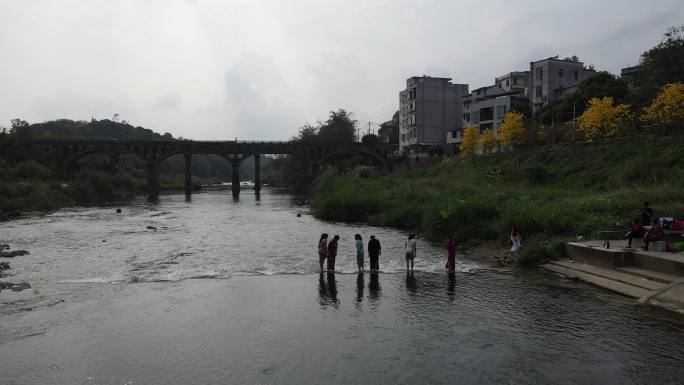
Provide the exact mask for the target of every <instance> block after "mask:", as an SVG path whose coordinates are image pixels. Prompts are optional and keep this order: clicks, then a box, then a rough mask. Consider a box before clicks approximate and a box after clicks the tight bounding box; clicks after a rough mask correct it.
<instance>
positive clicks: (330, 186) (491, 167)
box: [312, 137, 684, 248]
mask: <svg viewBox="0 0 684 385" xmlns="http://www.w3.org/2000/svg"><path fill="white" fill-rule="evenodd" d="M682 153H684V143H682V142H681V141H680V140H673V138H651V137H649V138H643V140H641V139H639V138H629V139H620V140H612V141H607V142H605V143H594V144H587V143H563V144H559V145H554V146H545V147H537V148H529V149H519V150H516V151H513V152H508V153H501V154H493V155H490V156H481V157H474V158H473V159H463V158H451V159H446V160H443V161H439V162H437V163H436V164H435V165H433V166H430V167H427V168H425V169H421V170H416V171H405V172H398V173H391V174H385V175H371V176H369V177H363V176H361V175H359V174H357V173H354V172H348V173H346V174H343V175H337V174H332V173H326V174H324V175H322V176H321V178H319V180H318V182H317V184H316V186H315V189H314V194H313V205H312V211H313V213H314V215H315V216H317V217H318V218H321V219H326V220H339V221H350V222H362V223H369V224H372V225H377V226H392V227H396V228H401V229H406V230H408V231H414V232H418V233H420V234H421V235H422V236H423V237H425V238H427V239H430V240H434V241H438V242H441V241H443V240H444V239H446V236H447V234H449V233H453V234H455V236H456V238H457V241H458V242H460V243H461V244H465V245H477V244H479V243H482V242H483V241H495V242H498V243H499V244H500V245H502V248H503V247H505V245H506V243H507V238H508V233H509V231H510V229H511V227H512V226H513V225H514V224H516V225H517V226H518V228H519V229H520V231H521V233H522V235H523V237H524V239H525V241H526V242H527V243H528V244H529V243H530V242H532V243H534V242H536V241H537V240H549V239H574V238H576V237H580V236H581V237H584V238H590V237H591V236H592V235H594V234H596V233H597V232H598V231H601V230H618V229H625V228H626V227H627V224H628V223H630V221H631V220H632V219H633V218H634V217H635V216H636V215H637V213H638V211H639V209H640V207H641V203H642V202H643V201H650V202H651V205H652V207H653V208H654V211H655V215H656V216H675V217H684V201H682V200H681V199H680V198H679V195H680V194H679V192H680V191H682V189H683V188H684V157H682V156H681V154H682ZM551 247H553V245H551Z"/></svg>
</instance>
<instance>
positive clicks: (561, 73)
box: [558, 68, 563, 78]
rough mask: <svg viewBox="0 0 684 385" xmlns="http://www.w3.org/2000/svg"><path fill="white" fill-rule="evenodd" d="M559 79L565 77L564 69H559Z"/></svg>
mask: <svg viewBox="0 0 684 385" xmlns="http://www.w3.org/2000/svg"><path fill="white" fill-rule="evenodd" d="M558 77H559V78H562V77H563V69H562V68H559V69H558Z"/></svg>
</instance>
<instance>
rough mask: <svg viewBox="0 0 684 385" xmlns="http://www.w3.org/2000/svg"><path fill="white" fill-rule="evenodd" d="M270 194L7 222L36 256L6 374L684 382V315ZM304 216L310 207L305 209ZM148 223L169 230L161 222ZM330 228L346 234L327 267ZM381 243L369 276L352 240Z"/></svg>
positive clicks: (175, 380)
mask: <svg viewBox="0 0 684 385" xmlns="http://www.w3.org/2000/svg"><path fill="white" fill-rule="evenodd" d="M306 209H307V208H306V205H302V204H299V203H297V202H296V201H294V200H293V199H292V197H290V196H288V195H284V194H275V193H271V192H269V191H268V190H264V191H263V192H262V194H261V201H259V202H257V201H256V200H255V199H253V197H251V196H250V195H249V194H248V193H247V192H245V191H243V196H242V197H241V199H240V201H237V202H233V201H232V198H231V197H230V196H229V195H227V194H220V193H212V194H198V195H195V196H194V197H193V199H192V200H191V201H190V202H186V201H185V199H184V197H183V196H162V200H161V202H160V203H159V204H157V205H149V204H146V203H144V202H142V201H141V202H138V203H136V204H134V205H131V206H128V207H123V211H124V212H123V215H121V214H119V215H117V214H116V213H115V210H114V209H113V208H89V209H69V210H61V211H59V212H56V213H53V214H50V215H47V216H40V217H30V218H25V219H20V220H17V221H12V222H6V223H2V224H1V226H2V237H1V238H2V239H0V241H3V242H8V243H10V244H12V245H13V246H14V247H17V248H25V249H28V250H30V251H31V255H28V256H25V257H20V258H16V259H15V260H13V261H12V265H13V270H12V272H13V274H15V275H14V277H10V278H8V279H11V280H14V281H24V280H25V281H28V282H30V283H31V284H32V285H33V287H34V290H26V291H24V292H20V293H14V292H2V293H0V363H2V364H1V365H0V383H3V384H5V383H7V384H67V383H76V384H214V383H236V384H237V383H258V384H323V383H330V384H338V383H339V384H384V383H406V384H414V383H415V384H433V383H434V384H498V383H511V384H578V383H597V384H599V383H600V384H679V383H681V379H682V378H684V368H683V366H682V365H681V362H682V360H683V359H684V344H682V341H684V323H683V322H682V320H681V318H679V317H676V316H673V315H671V314H669V313H666V312H664V311H660V310H657V309H652V308H650V307H647V306H642V305H638V304H636V303H635V302H633V301H631V300H629V299H626V298H623V297H620V296H618V295H614V294H612V293H609V292H606V291H604V290H601V289H598V288H594V287H591V286H588V285H585V284H583V283H580V282H574V281H568V280H563V279H559V278H558V277H556V276H554V275H551V274H547V273H544V272H539V271H518V270H515V269H491V268H489V267H487V266H483V265H481V264H479V263H477V262H475V261H469V260H466V259H463V258H462V259H461V260H460V261H459V264H458V266H457V272H456V273H455V274H446V273H445V272H443V264H444V256H443V252H442V250H441V248H437V247H433V246H432V245H430V244H428V243H426V242H423V241H419V244H418V247H419V251H420V254H419V257H420V259H419V260H417V261H416V262H417V264H416V272H415V273H414V274H412V275H407V274H406V273H405V272H404V271H403V269H404V264H403V262H404V261H403V259H402V254H403V253H402V249H403V240H404V238H405V236H406V234H404V233H402V232H399V231H396V230H393V229H383V228H372V227H368V226H363V225H348V224H339V223H330V222H323V221H319V220H316V219H314V218H312V217H311V216H309V215H308V214H307V213H306ZM297 213H302V214H303V215H302V216H301V217H297V216H296V214H297ZM147 226H153V227H155V228H157V230H156V231H154V230H151V229H147V228H146V227H147ZM322 232H327V233H329V234H339V235H340V236H341V241H340V249H339V256H338V272H337V273H335V274H329V273H327V272H324V273H319V271H318V260H317V255H316V243H317V240H318V236H319V235H320V233H322ZM356 233H360V234H362V236H363V237H364V240H367V239H368V237H369V235H371V234H375V235H376V236H377V237H378V238H379V239H380V240H381V242H382V244H383V254H382V256H381V259H380V268H381V272H379V273H368V272H366V273H361V274H359V273H356V271H355V270H356V258H355V250H354V243H353V235H354V234H356Z"/></svg>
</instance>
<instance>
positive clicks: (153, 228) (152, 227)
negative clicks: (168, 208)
mask: <svg viewBox="0 0 684 385" xmlns="http://www.w3.org/2000/svg"><path fill="white" fill-rule="evenodd" d="M147 229H148V230H154V231H157V228H156V227H154V226H147Z"/></svg>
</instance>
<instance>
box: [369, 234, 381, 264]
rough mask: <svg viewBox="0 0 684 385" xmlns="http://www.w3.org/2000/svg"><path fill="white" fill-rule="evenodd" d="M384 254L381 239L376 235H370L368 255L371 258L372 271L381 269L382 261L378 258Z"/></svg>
mask: <svg viewBox="0 0 684 385" xmlns="http://www.w3.org/2000/svg"><path fill="white" fill-rule="evenodd" d="M380 254H382V248H381V247H380V241H379V240H377V239H375V235H371V236H370V241H368V257H369V258H370V269H371V271H378V270H380V263H379V261H378V258H379V257H380Z"/></svg>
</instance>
